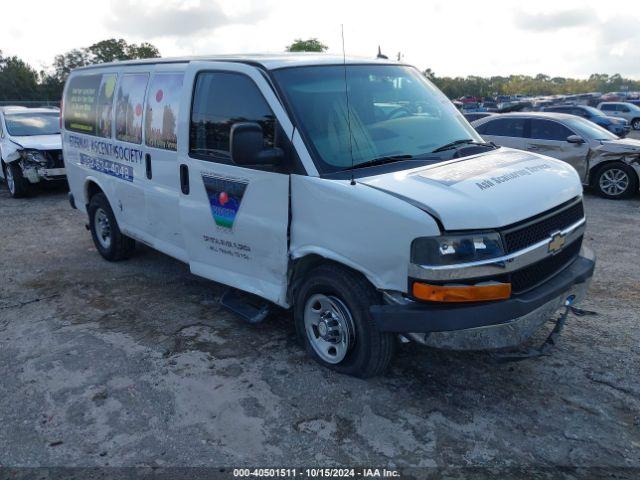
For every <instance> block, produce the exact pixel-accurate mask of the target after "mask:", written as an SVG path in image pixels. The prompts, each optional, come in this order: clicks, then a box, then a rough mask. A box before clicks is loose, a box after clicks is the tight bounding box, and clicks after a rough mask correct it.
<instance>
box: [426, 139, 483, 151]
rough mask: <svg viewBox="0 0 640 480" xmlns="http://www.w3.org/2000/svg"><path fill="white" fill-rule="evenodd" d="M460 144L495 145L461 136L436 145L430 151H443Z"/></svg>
mask: <svg viewBox="0 0 640 480" xmlns="http://www.w3.org/2000/svg"><path fill="white" fill-rule="evenodd" d="M462 145H479V146H481V147H492V148H495V145H493V144H492V143H487V142H476V141H475V140H472V139H470V138H463V139H460V140H454V141H453V142H449V143H446V144H444V145H442V146H441V147H438V148H436V149H435V150H432V151H431V153H438V152H444V151H445V150H451V149H453V148H457V147H459V146H462Z"/></svg>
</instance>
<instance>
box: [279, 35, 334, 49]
mask: <svg viewBox="0 0 640 480" xmlns="http://www.w3.org/2000/svg"><path fill="white" fill-rule="evenodd" d="M328 48H329V47H327V46H326V45H325V44H324V43H322V42H321V41H320V40H318V39H317V38H310V39H308V40H302V39H300V38H296V39H295V40H294V41H293V43H292V44H291V45H288V46H287V52H324V51H326V50H327V49H328Z"/></svg>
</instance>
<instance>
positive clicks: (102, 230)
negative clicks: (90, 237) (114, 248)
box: [93, 208, 111, 250]
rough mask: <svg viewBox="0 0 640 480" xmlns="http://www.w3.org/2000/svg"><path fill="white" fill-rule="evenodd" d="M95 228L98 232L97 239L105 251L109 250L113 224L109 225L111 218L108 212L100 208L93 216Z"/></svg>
mask: <svg viewBox="0 0 640 480" xmlns="http://www.w3.org/2000/svg"><path fill="white" fill-rule="evenodd" d="M93 227H94V229H95V231H96V238H97V239H98V242H100V245H101V246H102V248H104V249H105V250H108V249H109V247H110V246H111V223H109V217H108V216H107V212H105V211H104V210H103V209H101V208H98V209H97V210H96V213H95V214H94V216H93Z"/></svg>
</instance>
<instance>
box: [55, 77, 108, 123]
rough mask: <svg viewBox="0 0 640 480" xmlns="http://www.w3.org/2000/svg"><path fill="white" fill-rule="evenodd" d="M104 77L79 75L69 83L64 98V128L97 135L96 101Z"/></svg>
mask: <svg viewBox="0 0 640 480" xmlns="http://www.w3.org/2000/svg"><path fill="white" fill-rule="evenodd" d="M101 79H102V75H77V76H75V77H73V78H72V79H71V80H70V81H69V86H68V87H67V90H66V95H65V98H64V104H63V107H64V128H66V129H67V130H71V131H74V132H79V133H87V134H89V135H95V133H96V99H97V95H98V88H99V87H100V81H101Z"/></svg>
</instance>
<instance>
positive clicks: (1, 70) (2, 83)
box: [0, 51, 38, 100]
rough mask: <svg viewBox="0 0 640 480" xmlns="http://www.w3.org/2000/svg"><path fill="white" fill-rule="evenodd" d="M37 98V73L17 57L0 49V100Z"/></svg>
mask: <svg viewBox="0 0 640 480" xmlns="http://www.w3.org/2000/svg"><path fill="white" fill-rule="evenodd" d="M37 98H38V73H37V72H36V71H35V70H34V69H33V68H31V67H30V66H29V65H27V64H26V63H25V62H23V61H22V60H20V59H19V58H18V57H15V56H14V57H3V56H2V52H1V51H0V100H15V99H21V100H34V99H37Z"/></svg>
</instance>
